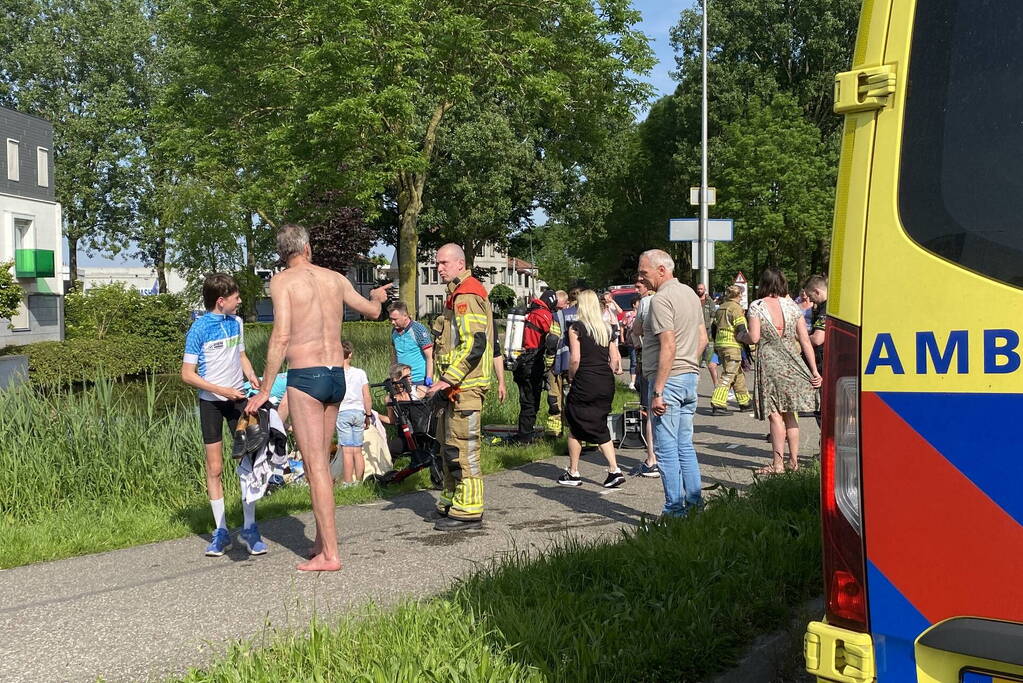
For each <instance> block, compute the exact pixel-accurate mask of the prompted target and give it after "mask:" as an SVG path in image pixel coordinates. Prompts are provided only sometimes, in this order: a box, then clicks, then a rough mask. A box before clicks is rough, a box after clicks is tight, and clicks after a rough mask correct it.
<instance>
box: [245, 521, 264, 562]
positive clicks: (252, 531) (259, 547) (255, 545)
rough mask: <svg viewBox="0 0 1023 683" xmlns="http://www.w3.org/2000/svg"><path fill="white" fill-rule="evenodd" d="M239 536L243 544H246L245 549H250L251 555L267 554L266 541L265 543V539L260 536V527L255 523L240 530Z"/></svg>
mask: <svg viewBox="0 0 1023 683" xmlns="http://www.w3.org/2000/svg"><path fill="white" fill-rule="evenodd" d="M238 538H239V540H241V542H242V545H244V546H245V549H246V550H248V551H249V555H265V554H266V551H267V547H266V543H263V539H262V538H260V536H259V527H258V526H256V525H255V524H253V525H252V526H250V527H249V528H247V529H242V530H241V531H240V532H238Z"/></svg>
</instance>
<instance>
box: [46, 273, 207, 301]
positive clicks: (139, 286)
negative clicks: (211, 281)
mask: <svg viewBox="0 0 1023 683" xmlns="http://www.w3.org/2000/svg"><path fill="white" fill-rule="evenodd" d="M65 272H67V271H66V269H65ZM166 276H167V291H166V292H161V291H160V288H159V280H158V278H157V276H156V269H155V268H147V267H145V266H79V267H78V281H79V282H80V283H81V285H82V290H83V291H86V292H87V291H89V290H90V289H93V288H95V287H102V286H104V285H110V284H114V283H122V284H124V285H125V286H127V287H128V288H129V289H136V290H138V291H139V292H140V293H142V294H147V295H148V294H181V293H182V292H184V291H185V288H186V287H187V286H188V281H187V280H185V277H184V275H182V274H181V273H178V272H177V271H174V270H168V271H167V272H166Z"/></svg>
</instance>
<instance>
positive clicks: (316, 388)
mask: <svg viewBox="0 0 1023 683" xmlns="http://www.w3.org/2000/svg"><path fill="white" fill-rule="evenodd" d="M288 386H289V387H294V388H295V389H298V390H299V391H301V392H303V393H306V394H309V395H310V396H312V397H313V398H315V399H316V400H317V401H319V402H320V403H323V404H326V405H330V404H332V403H341V399H343V398H344V397H345V369H344V368H342V367H340V366H339V367H336V368H328V367H325V366H319V367H314V368H291V369H289V370H288Z"/></svg>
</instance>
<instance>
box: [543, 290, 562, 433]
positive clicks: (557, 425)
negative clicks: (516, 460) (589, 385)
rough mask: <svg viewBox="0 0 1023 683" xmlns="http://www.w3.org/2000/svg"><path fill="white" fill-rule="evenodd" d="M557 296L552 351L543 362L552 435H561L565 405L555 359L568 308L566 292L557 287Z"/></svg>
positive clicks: (552, 331)
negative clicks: (545, 372)
mask: <svg viewBox="0 0 1023 683" xmlns="http://www.w3.org/2000/svg"><path fill="white" fill-rule="evenodd" d="M555 294H557V297H558V303H557V308H556V310H555V312H554V322H552V323H551V332H550V333H551V334H552V335H554V336H555V337H556V340H555V341H554V344H553V352H550V353H547V354H545V357H544V364H545V367H546V368H547V376H546V378H545V387H546V389H547V431H548V432H550V433H551V434H553V435H554V436H561V431H562V424H561V409H562V408H563V407H564V405H565V383H564V375H563V374H561V373H558V372H557V368H555V360H556V356H557V353H558V350H559V346H560V344H561V338H562V337H563V336H564V335H565V334H566V330H567V329H568V327H567V326H566V325H565V310H564V309H566V308H568V292H566V291H564V290H561V289H559V290H558V291H557V292H555Z"/></svg>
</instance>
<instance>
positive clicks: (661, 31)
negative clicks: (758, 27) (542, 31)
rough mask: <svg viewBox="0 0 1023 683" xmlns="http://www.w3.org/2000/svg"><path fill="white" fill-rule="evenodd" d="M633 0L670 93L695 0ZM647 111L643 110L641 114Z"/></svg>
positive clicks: (658, 83) (87, 262)
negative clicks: (676, 46)
mask: <svg viewBox="0 0 1023 683" xmlns="http://www.w3.org/2000/svg"><path fill="white" fill-rule="evenodd" d="M632 4H633V6H634V7H636V9H638V10H639V11H640V12H642V14H643V20H642V21H641V22H640V24H639V28H640V30H642V31H643V32H644V33H645V34H647V36H649V37H650V41H651V46H652V47H653V49H654V53H655V54H656V56H657V59H658V60H659V61H658V64H657V65H656V66H655V67H654V69H653V71H652V73H651V74H650V82H651V83H652V84H653V85H654V87H655V88H656V89H657V92H656V94H655V95H654V99H656V98H657V97H660V96H663V95H668V94H671V93H672V92H674V91H675V81H673V80H672V78H671V75H670V72H671V70H672V69H674V68H675V55H674V53H673V52H672V50H671V44H670V43H669V39H668V32H669V31H670V30H671V27H672V26H674V25H675V23H676V22H677V21H678V17H679V14H680V13H681V12H682V10H683V9H686V8H687V7H690V6H692V5H693V4H694V2H692V1H691V0H633V2H632ZM645 114H646V112H645V111H644V112H643V114H642V115H645ZM66 250H67V247H66V245H65V251H66ZM382 251H384V252H385V255H386V256H388V257H389V256H390V255H391V253H390V252H392V251H393V249H391V248H385V249H383V250H382ZM65 263H66V261H65ZM78 264H79V265H81V266H113V265H133V266H137V265H142V264H141V263H139V262H136V261H132V260H129V259H124V258H117V259H109V258H106V257H103V256H100V255H96V256H86V255H85V254H79V256H78Z"/></svg>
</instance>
